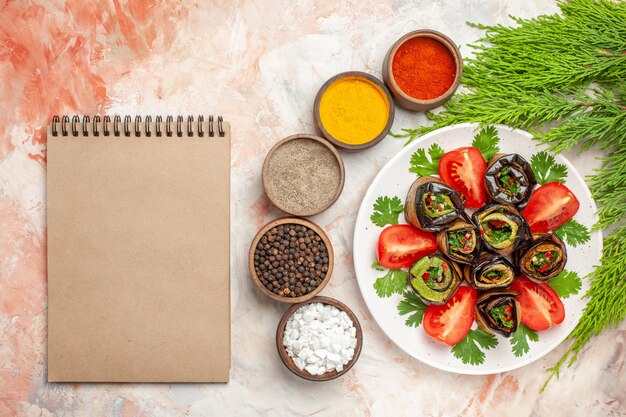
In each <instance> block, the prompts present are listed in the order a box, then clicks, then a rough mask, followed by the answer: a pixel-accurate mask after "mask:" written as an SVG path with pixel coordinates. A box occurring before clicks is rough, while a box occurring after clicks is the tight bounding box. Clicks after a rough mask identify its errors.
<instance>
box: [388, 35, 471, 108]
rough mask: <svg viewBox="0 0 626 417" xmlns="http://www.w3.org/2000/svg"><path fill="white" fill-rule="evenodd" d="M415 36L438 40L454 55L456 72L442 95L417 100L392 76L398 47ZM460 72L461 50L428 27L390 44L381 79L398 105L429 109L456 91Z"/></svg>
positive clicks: (461, 72) (438, 104)
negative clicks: (401, 87) (403, 89)
mask: <svg viewBox="0 0 626 417" xmlns="http://www.w3.org/2000/svg"><path fill="white" fill-rule="evenodd" d="M417 37H426V38H432V39H435V40H437V41H439V42H440V43H441V44H443V45H444V46H445V47H446V48H448V50H449V51H450V53H452V56H453V57H454V63H455V65H456V74H455V75H454V81H453V82H452V85H451V86H450V88H448V90H447V91H446V92H445V93H443V94H442V95H440V96H439V97H435V98H433V99H429V100H419V99H416V98H414V97H411V96H409V95H408V94H406V93H405V92H404V91H402V90H401V89H400V87H399V86H398V84H397V83H396V81H395V80H394V78H393V71H392V68H391V65H392V63H393V58H394V56H395V55H396V52H397V51H398V48H400V46H401V45H402V44H403V43H405V42H406V41H408V40H409V39H413V38H417ZM462 74H463V59H462V57H461V51H459V48H458V47H457V46H456V45H455V43H454V42H452V40H451V39H450V38H448V37H447V36H446V35H444V34H443V33H440V32H437V31H435V30H430V29H420V30H416V31H413V32H409V33H407V34H406V35H404V36H403V37H401V38H400V39H398V41H397V42H396V43H394V44H393V45H392V46H391V48H389V51H388V52H387V55H386V56H385V60H384V61H383V80H385V84H387V86H388V87H389V90H391V93H392V94H393V96H394V97H395V98H396V100H397V102H398V105H399V106H401V107H404V108H405V109H408V110H414V111H426V110H431V109H434V108H435V107H439V106H441V105H442V104H443V103H445V102H446V101H448V100H449V99H450V97H452V95H453V94H454V92H455V91H456V89H457V87H458V86H459V83H460V82H461V75H462Z"/></svg>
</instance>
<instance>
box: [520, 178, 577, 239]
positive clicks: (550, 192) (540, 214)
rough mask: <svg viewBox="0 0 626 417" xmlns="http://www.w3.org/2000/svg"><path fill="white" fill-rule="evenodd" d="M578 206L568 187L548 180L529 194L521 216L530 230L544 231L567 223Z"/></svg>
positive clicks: (535, 231) (534, 231)
mask: <svg viewBox="0 0 626 417" xmlns="http://www.w3.org/2000/svg"><path fill="white" fill-rule="evenodd" d="M579 207H580V203H579V202H578V199H577V198H576V196H575V195H574V193H572V192H571V191H570V190H569V188H567V187H566V186H565V185H563V184H561V183H560V182H549V183H547V184H545V185H542V186H541V187H539V188H537V189H536V190H535V191H534V192H533V193H532V194H531V196H530V200H528V205H527V206H526V207H525V208H524V210H522V216H524V218H525V219H526V221H527V222H528V225H529V226H530V231H531V232H533V233H546V232H549V231H550V230H554V229H558V228H559V227H561V226H563V225H564V224H565V223H567V221H568V220H569V219H571V218H572V217H574V215H575V214H576V212H577V211H578V208H579Z"/></svg>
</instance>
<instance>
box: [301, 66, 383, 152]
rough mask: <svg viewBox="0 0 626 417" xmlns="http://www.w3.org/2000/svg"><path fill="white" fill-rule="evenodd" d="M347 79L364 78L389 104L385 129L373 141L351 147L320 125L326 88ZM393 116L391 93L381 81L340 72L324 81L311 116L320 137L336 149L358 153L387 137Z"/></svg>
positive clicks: (356, 73)
mask: <svg viewBox="0 0 626 417" xmlns="http://www.w3.org/2000/svg"><path fill="white" fill-rule="evenodd" d="M347 77H357V78H365V79H366V80H368V81H370V82H372V83H373V84H375V85H377V86H378V87H380V89H381V91H382V92H383V94H384V95H385V97H386V98H387V102H388V103H389V115H388V119H387V124H386V125H385V128H384V129H383V130H382V132H380V134H379V135H378V136H376V137H375V138H374V139H372V140H370V141H369V142H366V143H362V144H359V145H352V144H349V143H345V142H342V141H340V140H338V139H336V138H335V137H334V136H333V135H331V134H330V133H329V132H328V131H327V130H326V129H325V128H324V125H323V124H322V119H321V117H320V102H321V101H322V96H323V95H324V93H325V92H326V90H327V89H328V87H330V85H331V84H333V83H334V82H335V81H337V80H340V79H342V78H347ZM394 115H395V105H394V102H393V98H392V96H391V93H390V92H389V90H388V89H387V87H386V86H385V84H384V83H383V82H382V81H380V80H379V79H378V78H376V77H374V76H373V75H370V74H367V73H365V72H361V71H348V72H342V73H341V74H337V75H335V76H334V77H331V78H330V79H328V81H326V82H325V83H324V84H323V85H322V87H321V88H320V89H319V91H318V92H317V96H315V103H314V108H313V116H314V117H315V124H316V125H317V128H318V130H319V131H320V132H321V133H322V136H324V137H325V138H326V139H328V140H329V141H330V142H331V143H332V144H333V145H335V146H336V147H338V148H341V149H345V150H347V151H360V150H361V149H366V148H370V147H372V146H374V145H376V144H377V143H378V142H380V141H381V140H383V139H384V138H385V136H387V133H389V129H391V125H392V124H393V119H394Z"/></svg>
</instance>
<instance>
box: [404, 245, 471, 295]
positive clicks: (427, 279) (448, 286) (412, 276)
mask: <svg viewBox="0 0 626 417" xmlns="http://www.w3.org/2000/svg"><path fill="white" fill-rule="evenodd" d="M460 283H461V271H460V270H459V267H458V265H456V264H455V263H454V262H450V261H448V260H447V259H446V258H445V257H444V256H443V255H442V254H440V253H434V254H432V255H427V256H424V257H422V258H420V259H418V260H417V262H415V263H414V264H413V266H411V269H410V271H409V284H410V285H411V288H412V289H413V290H414V291H415V292H416V293H417V295H419V296H420V298H421V299H422V300H423V301H424V303H426V304H445V303H446V301H448V300H449V299H450V297H451V296H452V294H454V291H456V289H457V288H458V286H459V284H460Z"/></svg>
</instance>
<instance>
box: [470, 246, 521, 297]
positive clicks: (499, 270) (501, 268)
mask: <svg viewBox="0 0 626 417" xmlns="http://www.w3.org/2000/svg"><path fill="white" fill-rule="evenodd" d="M515 275H516V274H515V268H514V267H513V265H511V263H510V262H509V261H508V260H507V259H506V258H505V257H502V256H498V255H495V254H493V253H489V252H483V253H481V254H480V256H479V257H478V259H477V260H476V262H474V263H473V264H471V265H465V266H464V267H463V277H464V278H465V280H466V281H467V282H468V283H469V284H470V285H471V286H472V287H474V288H476V289H477V290H481V291H488V290H492V289H496V288H506V287H508V286H509V285H511V283H512V282H513V280H515Z"/></svg>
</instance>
